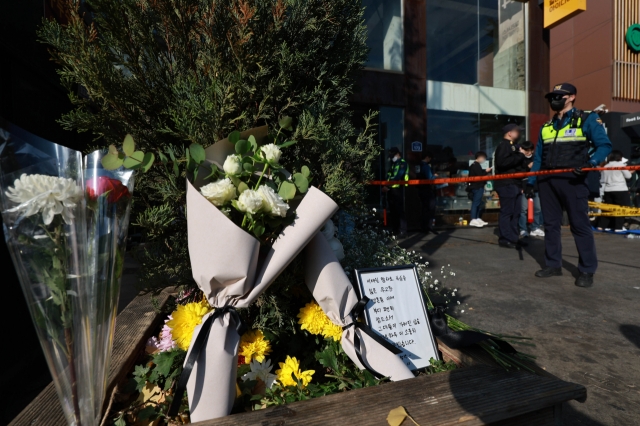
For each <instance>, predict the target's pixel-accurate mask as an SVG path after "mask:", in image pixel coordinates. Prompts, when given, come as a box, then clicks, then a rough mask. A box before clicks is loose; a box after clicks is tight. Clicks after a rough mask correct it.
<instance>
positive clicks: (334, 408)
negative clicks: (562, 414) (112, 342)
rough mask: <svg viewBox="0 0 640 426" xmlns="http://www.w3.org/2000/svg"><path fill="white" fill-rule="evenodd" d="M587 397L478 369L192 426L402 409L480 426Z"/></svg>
mask: <svg viewBox="0 0 640 426" xmlns="http://www.w3.org/2000/svg"><path fill="white" fill-rule="evenodd" d="M585 395H586V389H585V388H584V387H583V386H581V385H577V384H574V383H567V382H564V381H561V380H558V379H553V378H550V377H541V376H537V375H533V374H530V373H525V372H517V373H508V372H506V371H504V370H502V369H499V368H495V367H491V366H487V365H477V366H473V367H468V368H461V369H458V370H454V371H450V372H446V373H438V374H434V375H430V376H421V377H417V378H415V379H411V380H405V381H401V382H394V383H388V384H384V385H381V386H375V387H371V388H365V389H359V390H352V391H348V392H343V393H340V394H334V395H328V396H325V397H322V398H315V399H312V400H309V401H301V402H295V403H292V404H287V405H285V406H280V407H273V408H267V409H264V410H260V411H255V412H250V413H242V414H236V415H232V416H227V417H223V418H220V419H214V420H208V421H204V422H199V423H194V426H240V425H243V426H244V425H261V426H271V425H305V426H314V425H318V426H320V425H338V424H339V425H342V424H366V425H386V424H387V423H386V417H387V415H388V414H389V411H390V410H391V409H393V408H396V407H398V406H400V405H402V406H404V407H405V408H406V410H407V412H409V414H411V416H412V417H413V418H414V419H415V420H416V422H418V423H419V424H425V425H426V424H428V425H439V426H443V425H484V424H492V423H495V422H500V421H506V420H508V419H512V418H514V417H516V418H517V416H526V415H528V414H532V415H534V414H535V413H538V414H540V413H541V414H540V415H544V416H546V417H547V418H553V411H549V410H548V409H550V408H553V407H554V406H555V405H557V404H559V403H562V402H565V401H570V400H572V399H578V398H583V397H585ZM550 413H551V414H550ZM538 414H535V415H536V416H537V415H538ZM523 418H524V417H523ZM503 424H509V423H503ZM538 424H544V423H538Z"/></svg>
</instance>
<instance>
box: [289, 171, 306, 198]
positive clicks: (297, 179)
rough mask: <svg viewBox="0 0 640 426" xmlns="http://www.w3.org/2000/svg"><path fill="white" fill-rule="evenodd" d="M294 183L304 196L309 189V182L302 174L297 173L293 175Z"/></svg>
mask: <svg viewBox="0 0 640 426" xmlns="http://www.w3.org/2000/svg"><path fill="white" fill-rule="evenodd" d="M293 182H294V183H295V184H296V187H297V188H298V191H300V193H301V194H304V193H305V192H307V190H308V189H309V181H308V180H307V178H306V177H305V176H304V175H303V174H302V173H295V174H294V175H293Z"/></svg>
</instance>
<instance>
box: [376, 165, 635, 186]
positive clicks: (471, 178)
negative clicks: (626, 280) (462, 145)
mask: <svg viewBox="0 0 640 426" xmlns="http://www.w3.org/2000/svg"><path fill="white" fill-rule="evenodd" d="M605 170H607V171H614V170H629V171H631V170H640V165H638V166H625V167H584V168H582V171H583V172H596V171H598V172H599V171H605ZM573 171H574V169H556V170H540V171H537V172H521V173H506V174H500V175H487V176H464V177H454V178H437V179H410V180H372V181H370V182H369V185H376V186H392V185H441V184H444V183H466V182H487V181H490V180H502V179H525V178H528V177H531V176H547V175H558V174H563V173H572V172H573Z"/></svg>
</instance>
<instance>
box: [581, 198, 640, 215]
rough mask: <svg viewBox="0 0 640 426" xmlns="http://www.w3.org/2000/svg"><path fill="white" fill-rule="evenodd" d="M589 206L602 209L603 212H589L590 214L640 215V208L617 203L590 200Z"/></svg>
mask: <svg viewBox="0 0 640 426" xmlns="http://www.w3.org/2000/svg"><path fill="white" fill-rule="evenodd" d="M589 207H591V208H592V209H600V210H602V212H601V213H589V216H611V217H625V216H640V209H639V208H635V207H625V206H617V205H615V204H604V203H595V202H593V201H589Z"/></svg>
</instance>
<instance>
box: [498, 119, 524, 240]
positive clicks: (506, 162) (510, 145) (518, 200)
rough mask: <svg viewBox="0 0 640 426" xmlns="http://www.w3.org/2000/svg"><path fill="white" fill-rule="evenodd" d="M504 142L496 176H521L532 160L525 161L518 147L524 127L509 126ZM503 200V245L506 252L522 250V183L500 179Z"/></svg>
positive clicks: (501, 221) (500, 220) (505, 128)
mask: <svg viewBox="0 0 640 426" xmlns="http://www.w3.org/2000/svg"><path fill="white" fill-rule="evenodd" d="M502 133H503V134H504V138H503V139H502V142H500V144H499V145H498V146H497V148H496V151H495V155H494V163H495V168H496V175H500V174H507V173H517V172H522V171H523V170H525V169H528V166H529V163H530V162H531V159H528V158H526V157H525V155H524V154H523V153H522V152H520V148H519V147H518V144H517V142H518V139H520V127H519V126H518V125H517V124H515V123H509V124H507V125H506V126H504V127H503V129H502ZM493 185H494V187H495V189H496V192H497V193H498V197H500V217H499V218H498V228H499V229H500V238H499V240H498V241H499V244H500V247H505V248H520V247H521V246H525V245H526V243H524V242H520V241H519V238H518V221H519V220H520V213H521V211H522V179H496V180H495V182H494V183H493Z"/></svg>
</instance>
